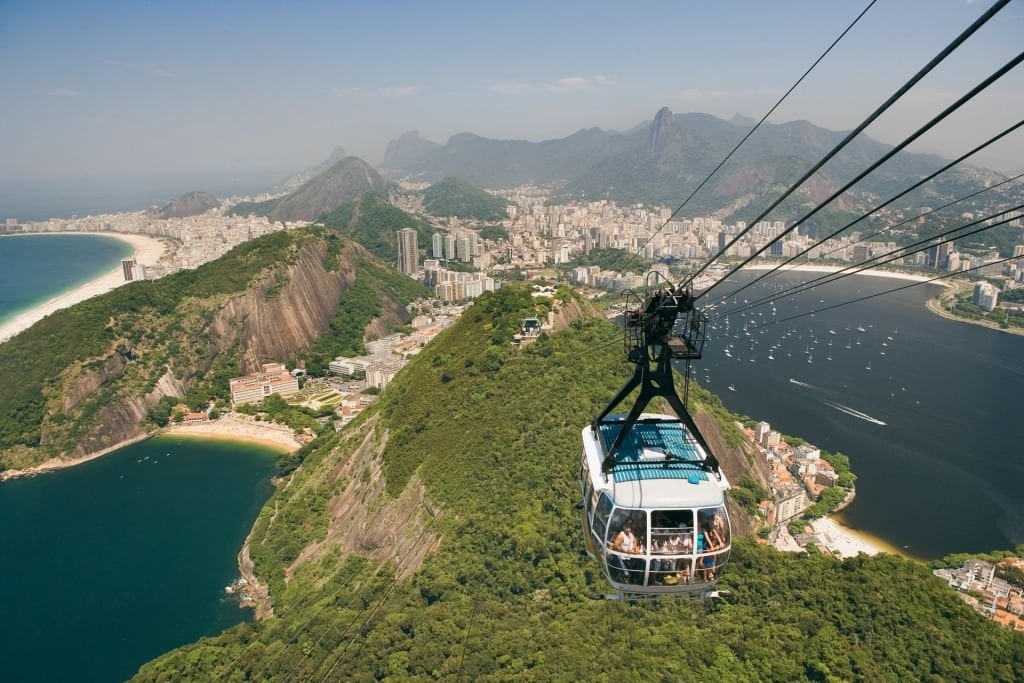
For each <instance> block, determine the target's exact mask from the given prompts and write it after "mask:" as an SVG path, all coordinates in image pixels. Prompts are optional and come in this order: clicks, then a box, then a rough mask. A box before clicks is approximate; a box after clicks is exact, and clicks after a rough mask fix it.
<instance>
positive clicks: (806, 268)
mask: <svg viewBox="0 0 1024 683" xmlns="http://www.w3.org/2000/svg"><path fill="white" fill-rule="evenodd" d="M775 268H776V266H774V265H771V264H767V263H759V264H754V265H749V266H744V267H743V269H744V270H773V269H775ZM840 270H843V268H842V267H840V266H812V265H798V266H787V267H786V268H784V269H779V271H778V272H779V273H780V274H781V273H788V272H790V271H795V272H804V273H838V272H839V271H840ZM847 274H849V275H866V276H868V277H888V278H892V279H894V280H912V281H914V282H921V283H925V282H928V283H929V284H935V285H945V286H946V287H951V286H952V285H950V284H949V283H948V282H946V281H944V280H933V279H932V277H929V276H928V275H924V274H921V275H918V274H917V273H905V272H903V271H898V270H885V269H882V268H868V269H866V270H861V271H858V272H856V273H844V274H843V275H844V276H845V275H847ZM822 284H828V283H827V282H826V283H822Z"/></svg>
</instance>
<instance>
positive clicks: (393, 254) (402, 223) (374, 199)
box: [317, 192, 434, 263]
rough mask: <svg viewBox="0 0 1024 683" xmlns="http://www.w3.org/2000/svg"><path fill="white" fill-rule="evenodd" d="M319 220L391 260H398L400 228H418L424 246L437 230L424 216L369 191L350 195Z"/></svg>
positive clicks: (382, 258) (391, 261) (418, 237)
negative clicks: (406, 210) (359, 194)
mask: <svg viewBox="0 0 1024 683" xmlns="http://www.w3.org/2000/svg"><path fill="white" fill-rule="evenodd" d="M317 222H318V223H320V224H321V225H324V226H326V227H328V228H333V229H334V230H337V231H338V232H340V233H342V234H344V235H346V236H347V237H349V238H350V239H353V240H355V241H356V242H358V243H359V244H360V245H362V246H363V247H365V248H366V249H368V250H369V251H370V253H372V254H373V255H374V256H376V257H377V258H379V259H381V260H382V261H385V262H387V263H395V262H396V261H397V260H398V236H397V233H398V231H399V230H402V229H403V228H412V229H414V230H416V232H417V241H418V243H419V244H420V245H423V246H424V247H425V246H426V245H428V244H430V239H431V235H433V234H434V229H433V228H431V227H430V226H429V225H428V224H427V223H426V222H424V221H423V220H422V219H420V218H416V217H414V216H411V215H409V214H408V213H406V212H405V211H403V210H401V209H399V208H398V207H396V206H394V205H393V204H391V203H390V202H389V201H388V200H387V198H385V197H382V196H381V195H379V194H377V193H376V192H365V193H363V195H362V196H360V197H359V198H358V199H350V200H349V201H347V202H345V203H344V204H342V205H341V206H339V207H338V208H336V209H334V210H333V211H331V212H330V213H326V214H324V215H323V216H321V217H320V218H319V219H318V220H317Z"/></svg>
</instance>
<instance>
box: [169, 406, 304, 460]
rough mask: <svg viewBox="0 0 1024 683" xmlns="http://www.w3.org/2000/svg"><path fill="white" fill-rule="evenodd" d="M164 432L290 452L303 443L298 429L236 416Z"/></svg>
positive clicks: (176, 427)
mask: <svg viewBox="0 0 1024 683" xmlns="http://www.w3.org/2000/svg"><path fill="white" fill-rule="evenodd" d="M162 433H164V434H173V435H175V436H197V437H199V436H201V437H204V438H213V439H231V440H232V441H251V442H253V443H261V444H264V445H267V446H274V447H275V448H282V447H283V448H284V449H286V450H288V451H296V450H298V449H299V448H300V447H301V446H302V444H301V443H299V441H298V440H296V438H295V432H294V431H293V430H292V429H291V428H289V427H286V426H285V425H281V424H276V423H273V422H257V421H255V420H250V419H246V418H241V417H237V416H235V415H224V416H222V417H219V418H217V419H216V420H211V421H209V422H197V423H194V424H180V425H171V426H169V427H166V428H164V430H163V432H162Z"/></svg>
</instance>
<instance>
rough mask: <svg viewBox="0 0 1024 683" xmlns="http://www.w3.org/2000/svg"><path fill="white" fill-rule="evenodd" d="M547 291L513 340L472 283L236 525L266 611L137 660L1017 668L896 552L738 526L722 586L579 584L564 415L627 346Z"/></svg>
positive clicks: (510, 327)
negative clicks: (361, 406) (621, 590)
mask: <svg viewBox="0 0 1024 683" xmlns="http://www.w3.org/2000/svg"><path fill="white" fill-rule="evenodd" d="M560 297H561V298H562V300H563V302H564V303H563V304H562V305H561V306H560V307H559V311H558V316H559V317H558V320H559V323H560V325H559V327H560V329H561V331H559V332H553V333H550V334H549V333H545V334H542V335H541V337H540V339H539V340H537V341H536V342H534V343H533V344H530V345H529V346H526V347H524V348H522V349H516V348H514V347H512V346H511V344H509V340H510V337H511V334H512V333H513V331H514V330H515V329H516V327H517V326H518V324H519V321H520V319H521V318H522V317H526V316H531V315H544V314H545V313H546V310H547V304H546V303H543V302H544V301H545V300H540V301H541V302H542V303H538V302H537V301H536V300H534V299H532V298H531V297H530V295H529V290H528V289H525V288H518V287H515V286H509V287H507V288H505V289H502V290H500V291H499V292H495V293H489V294H486V295H484V296H483V297H481V298H480V299H479V300H478V301H477V303H476V304H475V305H474V306H473V307H472V308H471V309H470V310H469V311H467V312H466V313H465V314H464V315H463V316H462V318H461V319H460V320H459V322H458V323H457V324H456V325H454V326H453V327H452V328H450V329H448V330H447V331H446V332H444V333H443V334H442V335H441V336H440V337H439V338H438V339H437V340H435V341H434V342H432V343H431V344H430V345H429V346H428V347H427V348H426V349H424V351H423V352H422V353H421V354H420V355H418V356H417V357H415V359H414V360H413V361H412V362H411V363H410V364H409V365H408V366H407V367H406V368H405V369H404V370H403V371H402V372H401V373H400V374H399V376H398V377H396V379H395V380H394V381H393V382H392V383H391V384H390V385H389V386H388V387H387V388H386V390H385V391H384V392H383V394H382V396H381V400H380V402H379V403H378V404H377V405H376V406H374V407H372V408H370V409H368V410H367V411H365V412H364V413H363V415H361V416H360V418H359V419H358V420H357V421H356V422H354V423H352V424H351V425H350V426H349V427H348V428H347V429H346V430H345V431H343V432H340V433H338V434H335V435H331V436H329V437H322V439H321V440H319V441H317V442H315V445H313V446H310V447H307V449H306V452H305V453H304V455H305V456H306V460H305V461H304V463H303V465H302V467H301V468H300V469H299V470H297V471H296V472H294V473H293V474H292V475H291V477H290V478H289V479H288V480H287V481H285V482H282V485H281V486H280V487H279V488H278V490H277V492H276V493H275V495H274V496H273V497H272V499H271V500H270V501H269V502H268V503H267V505H266V506H265V508H264V510H263V511H262V513H261V514H260V517H259V519H258V521H257V523H256V525H255V528H254V530H253V533H252V535H251V537H250V540H249V544H248V550H249V553H250V554H251V556H252V559H253V561H254V563H255V570H256V573H257V575H258V576H259V577H260V578H261V580H262V581H263V582H265V583H266V584H267V585H268V586H269V590H270V596H271V602H272V606H273V612H274V615H275V616H273V617H271V618H268V619H266V620H263V621H260V622H257V623H252V624H244V625H240V626H238V627H235V628H233V629H230V630H229V631H227V632H225V633H223V634H221V635H219V636H216V637H212V638H206V639H204V640H202V641H200V642H198V643H196V644H193V645H189V646H186V647H183V648H180V649H178V650H176V651H173V652H171V653H168V654H167V655H165V656H163V657H161V658H159V659H158V660H155V661H154V662H151V663H150V664H147V665H146V666H144V667H143V668H142V669H141V670H140V672H139V673H138V675H137V676H136V678H135V680H139V681H181V680H190V681H214V680H216V681H250V680H260V681H262V680H274V681H289V680H316V681H319V680H388V681H412V680H421V681H426V680H436V679H444V680H472V681H507V680H538V681H542V680H565V681H576V680H587V681H621V680H630V681H632V680H636V681H649V680H663V681H678V680H704V681H793V680H801V679H806V680H820V681H826V680H828V681H841V680H915V681H916V680H934V681H940V680H948V681H953V680H972V681H987V680H1000V681H1011V680H1015V679H1016V677H1018V676H1019V672H1020V671H1022V670H1024V637H1022V636H1021V635H1019V634H1012V633H1009V632H1006V631H1003V630H1001V629H1000V628H998V627H997V626H994V625H993V624H991V623H989V622H987V621H985V620H984V619H983V618H982V617H980V616H978V615H976V614H975V613H974V612H973V611H972V610H971V609H970V608H969V607H967V606H966V605H964V604H963V603H962V602H961V601H960V600H959V598H957V597H956V595H955V594H954V593H953V592H952V591H950V590H949V589H948V588H947V587H946V586H945V584H944V583H943V582H941V581H939V580H938V579H936V578H935V577H933V576H932V575H931V574H930V573H929V572H928V571H927V569H925V568H924V567H921V566H919V565H916V564H914V563H911V562H909V561H905V560H903V559H900V558H898V557H895V556H881V557H878V558H875V559H870V558H867V557H864V556H862V557H860V558H858V559H852V560H846V561H838V560H835V559H833V558H830V557H826V556H822V555H817V554H812V555H810V556H797V555H791V554H783V553H780V552H778V551H775V550H774V549H771V548H767V547H763V546H759V545H757V544H755V543H754V542H752V541H751V540H749V539H738V540H737V542H736V544H735V546H734V553H733V558H732V563H731V564H730V565H729V566H728V567H727V569H726V570H725V572H724V574H723V578H722V580H721V581H720V583H719V587H720V588H725V589H729V590H731V591H732V598H730V599H729V600H727V601H722V602H718V603H716V604H715V605H709V604H690V603H679V602H671V601H661V602H650V603H642V604H623V603H619V602H609V601H594V600H591V599H589V598H588V597H587V596H588V595H589V594H591V593H592V592H594V591H595V590H597V591H600V590H603V585H602V579H601V577H600V573H599V570H598V567H597V565H596V563H594V562H593V561H590V560H588V559H587V558H586V557H585V556H583V555H581V547H582V543H581V532H580V528H579V517H578V513H577V511H576V510H575V508H574V505H575V503H576V502H577V499H578V495H579V489H578V482H577V481H576V469H577V465H578V458H579V449H580V430H581V429H582V428H583V427H584V426H585V425H587V424H588V423H589V422H590V420H591V419H592V418H593V416H594V415H595V413H596V412H597V411H598V410H600V409H601V408H602V407H603V406H604V405H605V403H606V402H607V401H608V400H609V398H610V397H611V396H612V395H613V394H614V392H615V391H616V390H617V389H618V387H619V386H620V385H621V383H622V381H623V380H624V379H625V377H626V376H627V375H628V373H629V371H630V369H631V366H628V364H627V363H625V361H624V360H623V359H622V358H621V351H620V346H621V344H620V342H619V336H618V333H617V331H616V330H615V329H614V327H613V326H612V325H611V324H610V323H608V322H606V321H605V320H603V319H601V318H599V317H597V316H594V315H589V314H586V311H587V307H586V305H585V304H584V303H583V302H579V301H575V300H574V299H572V296H571V294H569V293H568V292H566V291H564V290H563V291H562V292H560ZM707 400H711V399H707ZM710 407H711V408H713V412H714V413H715V414H716V416H717V417H719V418H721V417H724V415H723V414H722V411H721V408H720V406H710ZM699 421H700V422H701V423H702V424H709V425H711V426H712V427H713V425H714V420H711V421H709V420H708V419H707V418H705V417H699ZM729 439H730V437H729V436H728V435H724V436H723V435H722V434H717V435H714V436H713V437H712V438H711V439H710V440H711V441H712V443H718V442H722V441H728V440H729Z"/></svg>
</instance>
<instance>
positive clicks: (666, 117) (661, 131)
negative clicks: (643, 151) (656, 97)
mask: <svg viewBox="0 0 1024 683" xmlns="http://www.w3.org/2000/svg"><path fill="white" fill-rule="evenodd" d="M671 125H672V110H671V109H669V108H668V107H662V108H661V109H659V110H658V113H657V114H655V115H654V122H653V123H651V134H650V137H649V138H648V144H647V149H648V151H649V152H650V153H651V154H657V153H658V152H660V151H661V150H662V148H663V147H664V146H665V136H666V130H667V129H668V127H669V126H671Z"/></svg>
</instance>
